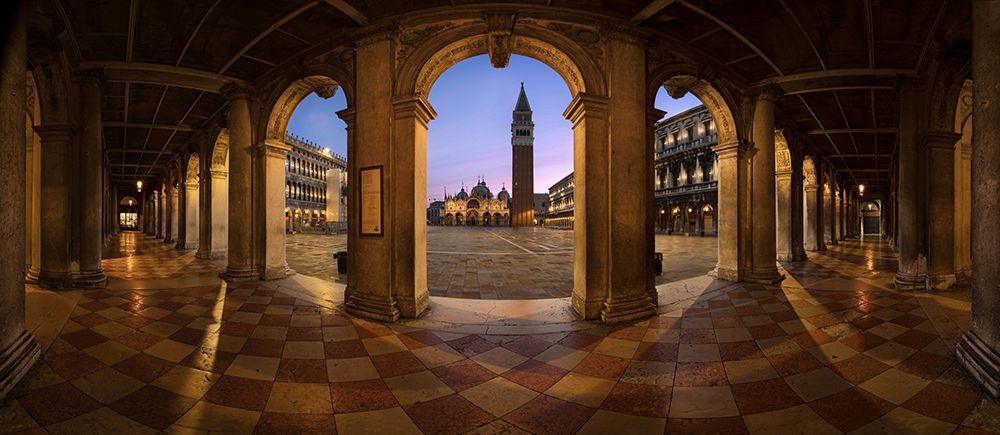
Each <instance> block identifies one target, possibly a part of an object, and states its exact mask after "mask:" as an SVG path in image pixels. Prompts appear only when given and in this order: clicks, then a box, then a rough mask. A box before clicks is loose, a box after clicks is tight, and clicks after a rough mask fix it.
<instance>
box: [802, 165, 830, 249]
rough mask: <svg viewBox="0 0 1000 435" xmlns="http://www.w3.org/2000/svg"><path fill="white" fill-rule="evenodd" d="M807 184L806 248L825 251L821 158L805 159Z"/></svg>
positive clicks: (804, 170) (804, 166)
mask: <svg viewBox="0 0 1000 435" xmlns="http://www.w3.org/2000/svg"><path fill="white" fill-rule="evenodd" d="M803 175H804V178H805V179H804V180H803V182H804V183H805V186H804V187H803V190H804V191H805V203H806V204H805V227H806V228H805V249H806V250H808V251H825V250H826V244H825V243H823V167H822V165H821V164H820V163H819V159H818V158H816V157H812V158H810V159H808V160H804V161H803Z"/></svg>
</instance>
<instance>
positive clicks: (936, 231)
mask: <svg viewBox="0 0 1000 435" xmlns="http://www.w3.org/2000/svg"><path fill="white" fill-rule="evenodd" d="M961 137H962V136H961V135H960V134H958V133H954V132H950V131H928V132H925V133H924V136H923V138H922V141H923V148H924V150H925V152H926V153H927V158H926V160H925V161H926V164H927V170H926V172H925V173H926V174H927V176H926V177H924V179H925V180H926V183H927V185H926V189H927V190H926V191H927V235H928V237H927V286H928V287H929V288H930V289H934V290H947V289H950V288H951V287H952V286H954V285H955V281H956V278H955V217H956V211H955V143H956V142H958V140H959V139H960V138H961Z"/></svg>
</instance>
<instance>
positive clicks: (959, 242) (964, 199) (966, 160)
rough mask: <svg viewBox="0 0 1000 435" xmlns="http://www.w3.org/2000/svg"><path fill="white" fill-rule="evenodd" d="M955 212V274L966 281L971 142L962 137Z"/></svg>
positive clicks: (969, 258)
mask: <svg viewBox="0 0 1000 435" xmlns="http://www.w3.org/2000/svg"><path fill="white" fill-rule="evenodd" d="M969 122H970V123H971V122H972V121H969ZM969 139H971V138H969ZM955 213H956V214H957V215H956V217H955V275H956V279H958V281H960V282H967V281H968V280H969V279H970V278H971V277H972V249H971V248H970V243H971V242H970V234H971V231H972V143H971V142H970V141H966V140H964V138H963V141H962V142H959V147H958V149H957V150H956V160H955Z"/></svg>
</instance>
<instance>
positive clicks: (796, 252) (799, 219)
mask: <svg viewBox="0 0 1000 435" xmlns="http://www.w3.org/2000/svg"><path fill="white" fill-rule="evenodd" d="M789 151H792V153H791V158H792V202H791V208H792V223H791V230H792V260H791V261H805V260H806V250H805V247H804V245H805V243H804V241H803V240H802V239H803V236H804V234H803V229H802V227H803V224H804V222H805V220H804V219H805V217H804V216H803V215H804V214H805V213H804V210H805V207H804V205H803V200H804V199H803V196H802V195H803V191H802V190H803V189H802V181H803V175H802V158H803V156H802V151H801V148H798V147H789Z"/></svg>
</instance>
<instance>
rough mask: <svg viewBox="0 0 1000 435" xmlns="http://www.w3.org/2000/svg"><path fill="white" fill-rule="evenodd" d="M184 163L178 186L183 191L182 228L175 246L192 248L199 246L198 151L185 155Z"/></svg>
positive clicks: (199, 197)
mask: <svg viewBox="0 0 1000 435" xmlns="http://www.w3.org/2000/svg"><path fill="white" fill-rule="evenodd" d="M185 165H186V166H185V167H184V179H183V180H182V181H181V183H180V188H181V189H183V191H184V194H183V197H184V198H183V201H184V205H183V209H184V211H183V213H184V230H183V231H181V232H180V233H179V237H178V240H177V247H178V248H181V249H194V248H198V247H199V244H198V239H199V236H200V234H199V227H200V219H201V214H200V213H199V212H198V206H199V203H200V202H201V201H200V199H201V192H200V190H201V189H200V185H199V175H200V172H201V166H200V159H199V158H198V153H191V154H190V155H189V156H188V157H187V163H185Z"/></svg>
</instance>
